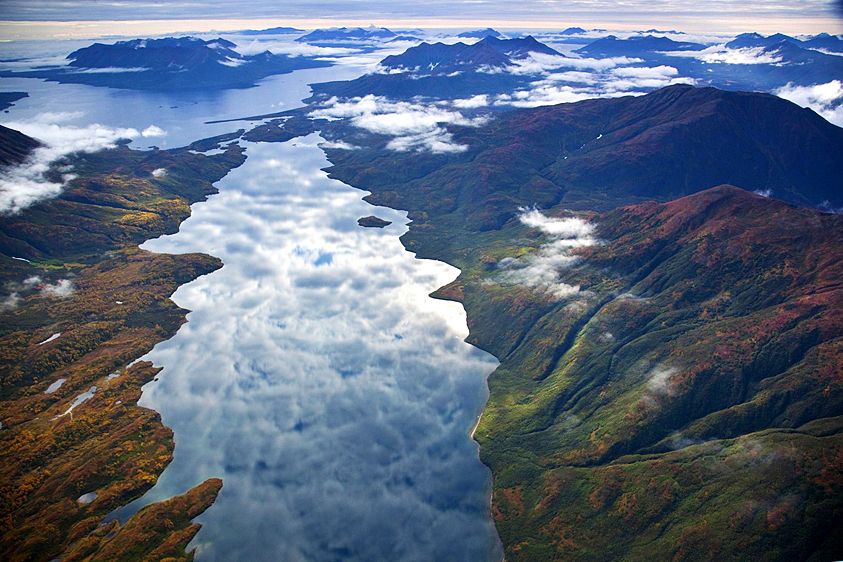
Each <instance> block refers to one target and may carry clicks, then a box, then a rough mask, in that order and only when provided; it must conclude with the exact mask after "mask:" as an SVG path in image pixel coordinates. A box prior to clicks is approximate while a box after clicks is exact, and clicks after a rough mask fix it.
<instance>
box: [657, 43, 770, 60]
mask: <svg viewBox="0 0 843 562" xmlns="http://www.w3.org/2000/svg"><path fill="white" fill-rule="evenodd" d="M661 54H663V55H668V56H671V57H684V58H694V59H699V60H701V61H703V62H706V63H709V64H775V63H779V62H781V61H782V57H781V55H779V54H777V52H767V51H765V50H764V48H763V47H745V48H742V49H730V48H728V47H726V46H725V45H712V46H711V47H707V48H705V49H703V50H701V51H666V52H663V53H661Z"/></svg>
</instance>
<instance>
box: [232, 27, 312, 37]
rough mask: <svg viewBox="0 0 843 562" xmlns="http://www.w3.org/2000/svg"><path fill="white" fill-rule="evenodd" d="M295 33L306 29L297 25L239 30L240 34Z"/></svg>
mask: <svg viewBox="0 0 843 562" xmlns="http://www.w3.org/2000/svg"><path fill="white" fill-rule="evenodd" d="M293 33H304V29H297V28H295V27H270V28H268V29H244V30H243V31H238V32H237V34H238V35H291V34H293Z"/></svg>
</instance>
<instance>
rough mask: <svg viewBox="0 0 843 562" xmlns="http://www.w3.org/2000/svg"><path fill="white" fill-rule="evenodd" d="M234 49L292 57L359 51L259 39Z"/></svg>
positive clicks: (347, 53) (242, 52)
mask: <svg viewBox="0 0 843 562" xmlns="http://www.w3.org/2000/svg"><path fill="white" fill-rule="evenodd" d="M235 50H236V51H237V52H238V53H240V54H241V55H245V56H250V55H257V54H260V53H263V52H265V51H269V52H270V53H273V54H276V55H289V56H293V57H326V56H343V55H352V54H357V53H359V52H360V49H359V48H355V47H318V46H316V45H311V44H309V43H297V42H295V41H277V40H262V41H261V40H257V39H255V40H252V41H249V42H241V43H238V44H237V48H236V49H235Z"/></svg>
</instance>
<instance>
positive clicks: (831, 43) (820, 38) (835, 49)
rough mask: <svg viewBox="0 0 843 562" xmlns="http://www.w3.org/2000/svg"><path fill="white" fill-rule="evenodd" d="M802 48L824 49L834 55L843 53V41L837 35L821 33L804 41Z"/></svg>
mask: <svg viewBox="0 0 843 562" xmlns="http://www.w3.org/2000/svg"><path fill="white" fill-rule="evenodd" d="M802 46H803V47H807V48H809V49H823V50H826V51H830V52H832V53H843V39H841V38H840V37H839V36H837V35H829V34H828V33H820V34H819V35H815V36H813V37H811V38H810V39H806V40H805V41H802Z"/></svg>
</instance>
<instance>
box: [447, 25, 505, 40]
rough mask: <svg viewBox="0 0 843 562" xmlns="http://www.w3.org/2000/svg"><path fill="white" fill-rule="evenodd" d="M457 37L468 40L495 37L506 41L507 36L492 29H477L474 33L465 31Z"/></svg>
mask: <svg viewBox="0 0 843 562" xmlns="http://www.w3.org/2000/svg"><path fill="white" fill-rule="evenodd" d="M457 37H463V38H466V39H484V38H486V37H494V38H496V39H506V36H505V35H504V34H503V33H501V32H500V31H497V30H495V29H492V28H491V27H487V28H486V29H475V30H473V31H464V32H462V33H460V34H459V35H457Z"/></svg>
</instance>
